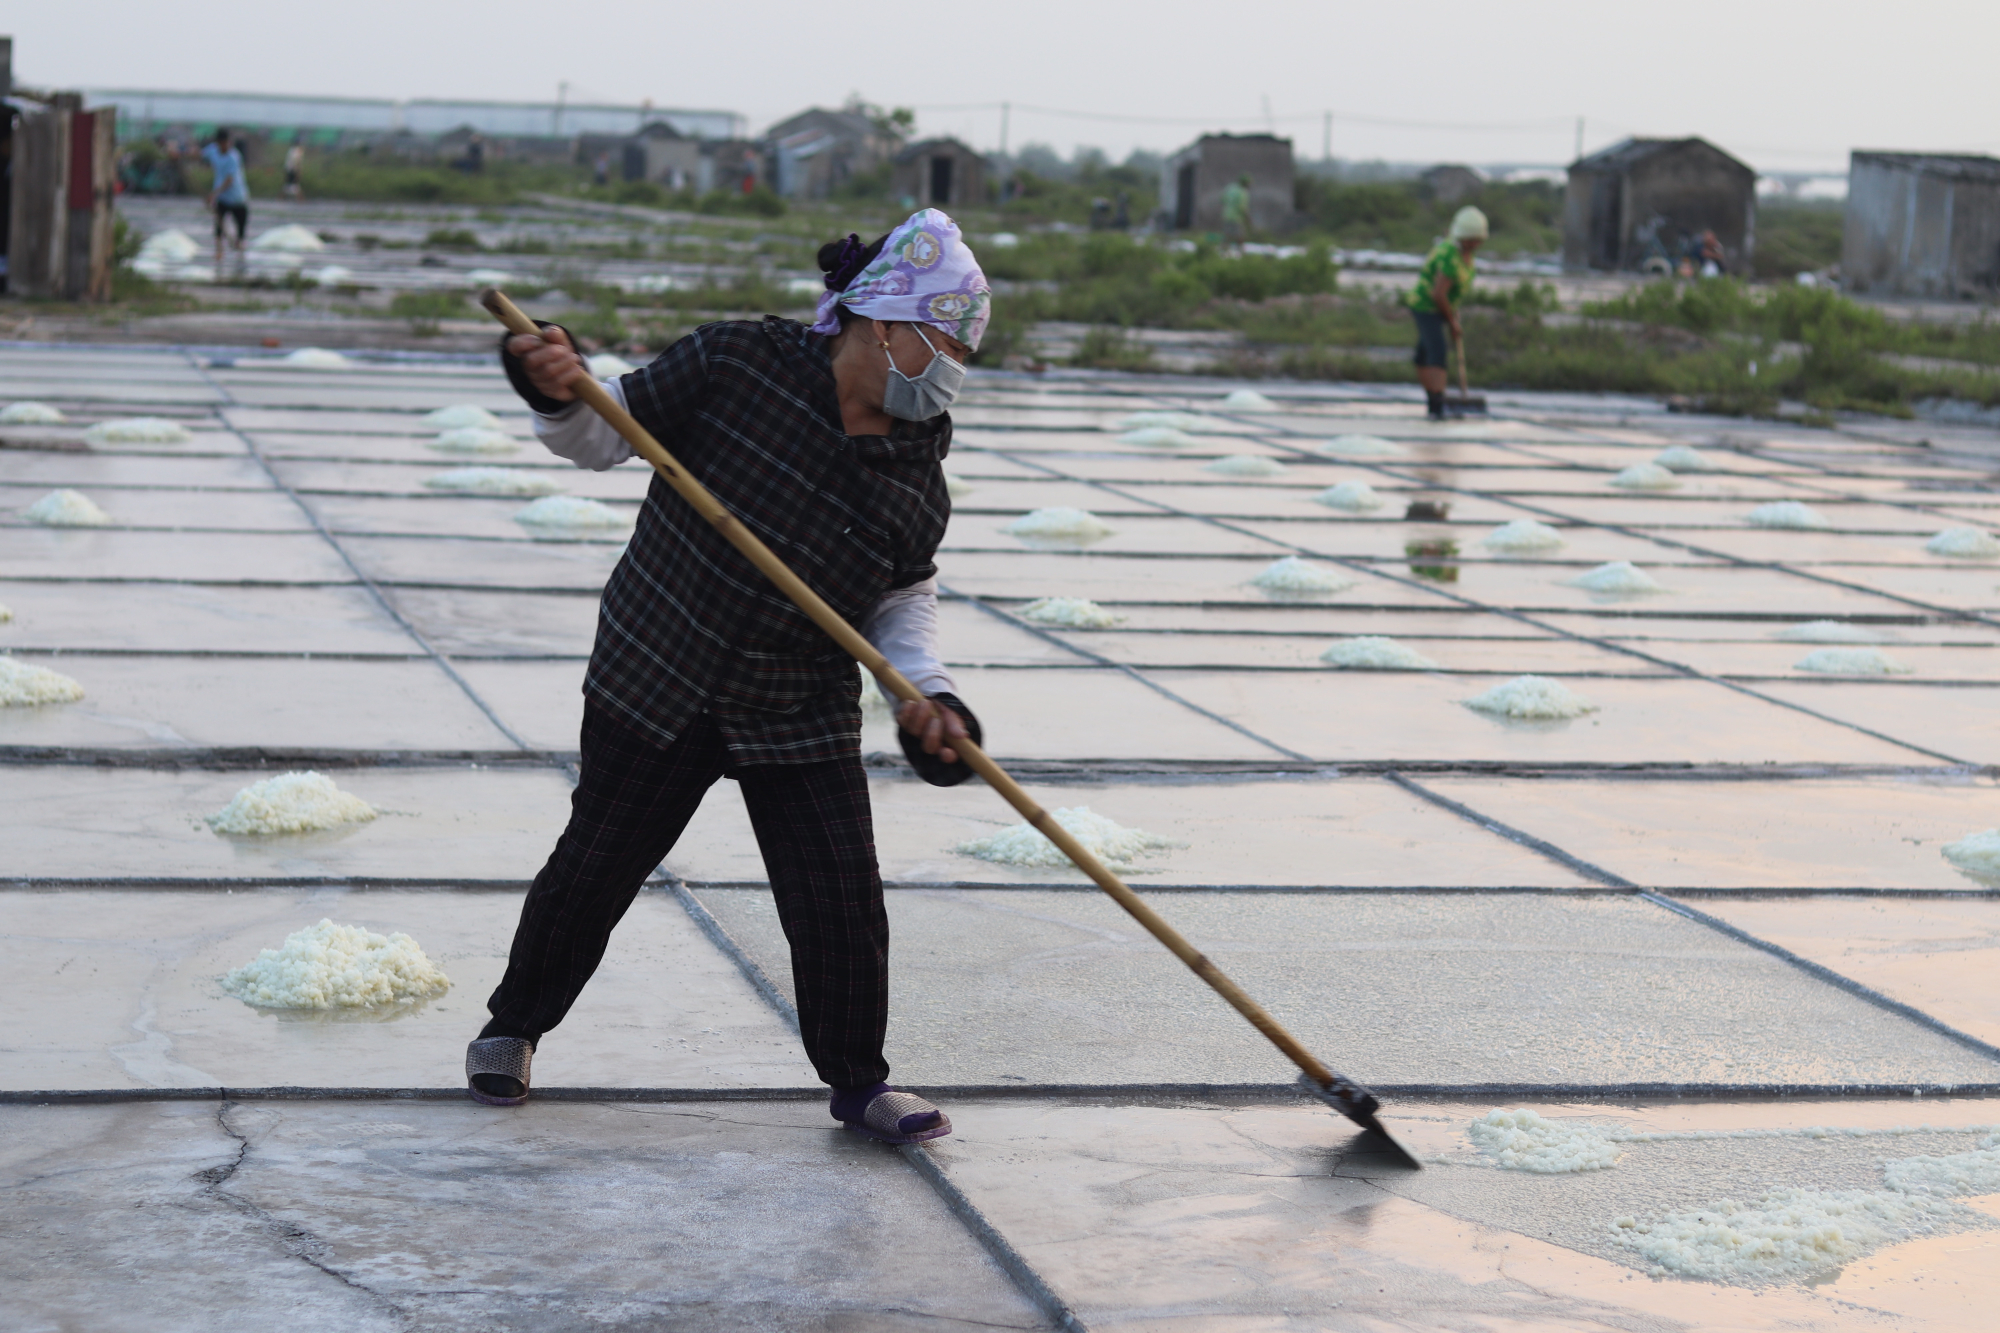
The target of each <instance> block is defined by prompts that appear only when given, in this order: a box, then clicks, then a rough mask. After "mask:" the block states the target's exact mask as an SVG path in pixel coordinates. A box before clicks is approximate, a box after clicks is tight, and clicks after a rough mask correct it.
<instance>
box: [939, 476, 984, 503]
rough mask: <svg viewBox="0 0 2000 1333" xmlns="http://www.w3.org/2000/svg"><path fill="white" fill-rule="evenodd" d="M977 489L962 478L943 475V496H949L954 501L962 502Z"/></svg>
mask: <svg viewBox="0 0 2000 1333" xmlns="http://www.w3.org/2000/svg"><path fill="white" fill-rule="evenodd" d="M978 489H979V488H978V487H977V486H974V485H973V484H972V483H971V482H969V481H967V480H965V479H964V478H963V477H954V476H953V475H952V474H951V473H949V472H947V473H945V474H944V490H945V494H946V495H949V496H950V497H951V498H952V499H954V500H963V499H964V498H965V497H966V496H968V495H970V494H972V493H973V492H974V491H976V490H978Z"/></svg>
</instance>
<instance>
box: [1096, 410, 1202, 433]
mask: <svg viewBox="0 0 2000 1333" xmlns="http://www.w3.org/2000/svg"><path fill="white" fill-rule="evenodd" d="M1221 424H1222V423H1220V422H1218V421H1217V420H1216V419H1215V418H1214V417H1205V416H1201V415H1199V414H1198V413H1194V412H1127V413H1126V414H1125V415H1124V416H1122V417H1120V418H1118V420H1117V421H1116V422H1114V423H1113V424H1112V425H1111V426H1110V427H1108V428H1107V429H1110V430H1148V429H1152V428H1156V427H1157V428H1161V429H1165V430H1179V431H1186V432H1188V433H1189V434H1203V433H1206V432H1209V431H1213V430H1215V429H1216V428H1217V427H1218V426H1219V425H1221Z"/></svg>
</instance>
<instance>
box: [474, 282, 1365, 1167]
mask: <svg viewBox="0 0 2000 1333" xmlns="http://www.w3.org/2000/svg"><path fill="white" fill-rule="evenodd" d="M479 303H480V304H481V305H483V306H485V307H486V309H487V310H488V311H489V312H491V314H492V315H493V317H494V318H495V319H497V320H499V321H500V322H501V323H502V324H504V325H506V326H507V328H508V329H509V330H511V331H512V332H514V333H525V334H528V335H530V336H539V335H540V333H541V329H540V328H539V327H538V326H537V325H536V324H535V322H534V321H533V320H531V319H529V318H528V317H527V316H526V315H524V314H522V313H521V310H520V307H518V306H516V305H515V304H514V303H513V302H512V301H510V300H508V299H507V296H506V294H505V293H503V292H500V291H497V290H494V289H492V288H488V289H487V290H485V291H483V292H481V293H480V294H479ZM570 388H571V390H572V391H573V392H574V393H575V394H576V396H577V397H578V398H580V399H582V400H583V401H584V402H585V403H586V404H588V405H589V407H590V408H591V409H592V410H593V411H595V412H596V413H597V414H598V415H599V416H601V417H603V418H604V419H605V420H606V421H608V422H610V423H611V427H612V429H613V430H615V431H617V432H618V434H619V435H621V436H622V437H624V440H625V442H626V443H627V444H629V445H631V446H632V451H633V452H634V453H636V454H638V455H639V456H640V457H641V458H643V459H645V460H646V461H647V462H648V463H651V464H652V465H653V468H654V470H655V471H657V472H658V473H659V474H660V475H661V476H662V477H665V478H666V480H667V484H668V485H669V486H672V487H673V488H674V490H675V491H677V492H678V493H679V494H680V496H681V498H682V499H684V500H686V501H687V502H688V503H689V504H690V505H693V506H694V510H695V512H696V513H698V514H700V515H701V516H702V517H703V518H704V519H706V520H708V522H709V523H710V524H712V525H713V526H714V528H715V530H716V531H717V532H720V533H721V534H722V535H723V536H724V537H726V538H728V540H729V544H730V545H732V546H734V547H735V548H736V549H737V550H739V551H741V552H742V553H743V554H744V556H745V557H746V558H748V560H749V561H750V563H751V564H753V565H755V566H757V568H758V569H760V570H762V571H763V572H764V575H765V577H766V578H768V579H770V580H771V582H773V583H775V584H777V585H778V589H779V591H781V592H783V593H784V594H785V596H787V597H789V598H791V600H792V602H793V603H794V604H795V605H797V606H798V608H799V609H800V610H802V611H804V612H805V613H806V614H807V615H808V616H810V617H812V621H813V623H814V624H816V625H818V626H819V627H820V628H821V629H822V630H825V631H826V633H827V636H828V637H829V638H831V639H832V640H833V641H834V642H835V643H837V644H839V645H840V647H841V649H842V650H843V651H844V652H846V653H848V654H849V655H850V656H852V657H853V658H854V660H855V661H857V662H859V663H861V665H862V666H864V667H866V668H867V669H868V670H869V671H870V672H872V673H873V674H874V676H875V679H876V680H877V681H879V682H881V685H882V688H883V690H884V691H885V692H887V693H889V694H892V695H894V696H895V697H896V698H898V699H906V700H909V701H911V702H914V703H922V702H924V696H923V694H922V693H921V692H920V691H919V690H918V689H917V687H916V686H914V685H912V684H911V683H910V682H909V681H908V680H906V679H904V677H903V674H902V672H900V671H898V670H896V668H895V667H893V666H891V665H890V664H889V659H888V658H886V657H884V656H883V655H882V654H881V653H880V652H878V651H877V650H876V648H875V645H874V644H872V643H870V642H868V640H867V639H865V638H863V637H862V636H861V634H860V632H859V631H857V630H856V629H855V628H854V627H853V626H852V625H849V624H848V623H847V622H846V621H845V620H843V619H842V618H841V617H840V614H839V613H838V612H837V611H835V610H834V609H833V608H832V607H830V606H828V605H827V604H826V602H825V601H824V600H823V599H822V598H821V597H820V595H819V594H818V593H816V592H814V591H813V590H812V589H811V588H810V587H809V586H807V584H806V582H805V580H803V579H801V578H800V577H799V576H798V575H797V574H794V573H793V572H792V570H791V568H790V567H789V566H788V565H786V564H785V562H784V561H783V560H781V559H779V558H778V556H777V555H776V554H775V553H774V552H773V551H772V550H771V548H770V547H768V546H766V545H765V544H764V543H763V541H762V540H760V539H759V538H758V536H757V534H756V533H754V532H752V531H750V529H749V528H747V527H745V526H744V525H743V523H742V521H741V520H740V519H738V518H737V517H736V516H735V515H734V514H732V513H730V512H729V510H728V509H727V508H725V507H724V506H723V504H722V502H721V501H719V500H717V499H716V498H715V496H714V495H713V494H711V493H710V492H709V489H708V488H707V487H706V486H704V485H702V484H701V483H700V482H699V481H696V480H695V479H694V478H693V477H692V476H690V475H689V474H688V473H687V471H686V469H684V468H682V467H681V465H680V464H679V463H678V462H676V461H675V460H674V456H673V455H672V454H670V453H668V452H667V451H666V450H665V449H664V448H662V447H661V445H660V442H659V441H658V440H656V439H654V438H653V436H652V434H651V432H649V431H648V430H647V429H646V428H645V427H644V426H641V425H640V424H639V423H638V421H637V420H635V419H634V418H633V416H632V414H631V413H630V412H627V411H626V410H625V409H624V408H622V407H620V406H619V405H618V403H617V400H615V399H614V398H612V396H611V395H610V394H608V393H606V392H605V391H604V386H603V385H601V384H599V383H598V382H597V381H596V380H594V379H589V378H586V377H582V376H579V377H578V378H577V379H576V380H575V381H574V382H573V383H572V384H571V385H570ZM951 748H952V749H953V750H955V751H957V753H958V755H959V757H960V758H962V759H963V760H964V761H965V763H966V764H967V765H968V766H969V767H970V768H971V769H972V771H973V772H975V773H977V774H978V775H979V776H980V777H982V778H984V779H986V783H987V785H988V786H990V787H992V788H993V790H995V791H997V792H999V793H1000V795H1001V796H1002V797H1003V798H1004V799H1005V800H1006V802H1007V804H1009V805H1011V806H1013V807H1014V808H1015V809H1016V810H1018V811H1020V813H1021V817H1022V818H1023V819H1025V820H1027V821H1028V823H1029V824H1031V825H1033V826H1034V827H1035V828H1037V829H1039V830H1040V831H1041V833H1042V836H1044V837H1046V838H1047V839H1048V840H1049V841H1050V842H1053V843H1054V844H1055V845H1056V846H1058V847H1060V848H1061V849H1062V851H1063V854H1064V855H1065V856H1067V857H1069V859H1070V860H1072V861H1074V862H1075V863H1076V866H1077V869H1079V870H1081V871H1083V873H1084V874H1086V875H1088V876H1090V878H1091V880H1092V881H1093V882H1094V883H1095V884H1096V885H1097V887H1098V888H1100V889H1103V890H1104V891H1105V892H1106V893H1108V894H1110V895H1111V897H1112V899H1113V900H1114V901H1116V902H1117V904H1118V905H1119V906H1120V907H1122V908H1124V909H1125V911H1126V912H1127V913H1129V914H1130V915H1131V917H1132V919H1133V920H1135V921H1137V922H1138V923H1139V924H1140V925H1142V926H1144V927H1145V928H1146V931H1147V933H1148V934H1150V935H1152V937H1153V938H1154V939H1156V940H1158V941H1159V942H1160V943H1162V944H1164V945H1166V946H1167V948H1168V949H1170V950H1171V951H1172V952H1173V955H1174V956H1175V957H1176V958H1178V959H1180V960H1181V961H1182V962H1183V963H1186V964H1187V966H1188V968H1189V970H1191V971H1192V972H1193V973H1194V974H1195V975H1196V976H1198V977H1200V978H1201V979H1202V980H1203V981H1205V982H1207V983H1208V985H1209V987H1210V988H1211V989H1213V990H1214V991H1215V993H1216V994H1218V995H1220V996H1221V997H1222V998H1223V999H1225V1000H1227V1001H1228V1002H1229V1004H1230V1007H1231V1008H1233V1009H1235V1010H1236V1012H1237V1013H1239V1014H1242V1015H1243V1017H1245V1018H1247V1019H1249V1020H1250V1023H1251V1026H1253V1027H1255V1028H1256V1029H1257V1030H1258V1031H1259V1032H1261V1033H1263V1034H1264V1035H1265V1036H1266V1037H1267V1038H1269V1039H1270V1042H1271V1044H1272V1045H1274V1046H1276V1047H1277V1048H1278V1049H1279V1050H1280V1051H1283V1052H1284V1053H1285V1057H1286V1058H1287V1059H1289V1060H1290V1061H1291V1062H1292V1063H1293V1064H1295V1065H1297V1066H1298V1067H1299V1069H1300V1070H1301V1071H1302V1072H1303V1073H1304V1074H1305V1076H1306V1078H1308V1079H1310V1080H1311V1081H1312V1083H1313V1084H1314V1089H1313V1090H1314V1091H1316V1092H1317V1093H1318V1094H1319V1095H1320V1096H1321V1097H1322V1098H1323V1099H1325V1100H1327V1101H1328V1102H1329V1104H1331V1105H1333V1106H1334V1107H1335V1108H1336V1109H1338V1110H1340V1111H1341V1112H1343V1113H1344V1114H1346V1115H1347V1116H1349V1117H1350V1118H1352V1119H1353V1120H1355V1121H1356V1122H1357V1123H1359V1124H1363V1125H1366V1126H1367V1127H1368V1128H1371V1129H1380V1128H1381V1125H1380V1124H1379V1123H1378V1122H1376V1120H1375V1114H1374V1113H1375V1109H1376V1102H1375V1098H1374V1096H1373V1095H1372V1094H1370V1093H1369V1092H1368V1091H1367V1090H1366V1089H1365V1088H1361V1087H1359V1086H1358V1085H1356V1084H1354V1083H1352V1082H1350V1081H1349V1080H1347V1079H1345V1078H1343V1077H1341V1076H1340V1075H1338V1074H1335V1073H1334V1072H1333V1071H1331V1070H1329V1069H1328V1068H1327V1067H1326V1066H1325V1065H1323V1064H1321V1063H1320V1062H1319V1061H1318V1060H1317V1059H1316V1058H1314V1056H1313V1054H1312V1052H1311V1051H1308V1050H1307V1049H1306V1048H1305V1047H1304V1046H1302V1045H1300V1044H1299V1041H1298V1039H1297V1038H1295V1037H1294V1036H1292V1034H1291V1033H1290V1032H1287V1031H1286V1030H1285V1028H1284V1027H1283V1025H1281V1024H1280V1023H1279V1022H1278V1020H1277V1019H1275V1018H1273V1017H1271V1015H1270V1014H1269V1013H1267V1012H1266V1011H1265V1009H1264V1006H1262V1005H1260V1004H1258V1003H1257V1002H1256V1001H1255V1000H1253V999H1251V998H1250V996H1249V995H1248V994H1246V993H1245V992H1244V990H1243V988H1242V987H1241V986H1238V985H1237V984H1236V983H1235V982H1234V981H1232V980H1231V979H1230V978H1229V976H1228V975H1227V974H1226V973H1224V972H1223V970H1222V969H1221V968H1219V967H1217V966H1216V965H1215V964H1214V963H1213V962H1211V961H1210V960H1209V959H1208V957H1207V956H1206V955H1204V954H1203V953H1202V952H1201V950H1199V949H1197V948H1195V947H1194V945H1192V944H1190V943H1188V941H1187V939H1186V937H1185V936H1183V935H1182V934H1181V933H1180V932H1179V931H1178V930H1175V929H1174V928H1173V927H1172V926H1170V925H1168V924H1167V922H1166V920H1165V919H1164V918H1162V917H1161V916H1160V914H1159V913H1158V912H1155V911H1154V910H1153V909H1152V908H1151V907H1149V906H1147V904H1146V902H1145V900H1144V899H1142V898H1141V897H1139V895H1138V894H1136V893H1134V892H1132V890H1131V889H1130V888H1128V887H1126V884H1125V881H1123V880H1121V879H1119V878H1118V876H1116V875H1114V874H1112V873H1111V870H1110V867H1108V866H1106V865H1105V864H1104V863H1103V862H1102V861H1100V860H1098V859H1097V857H1096V856H1095V855H1093V854H1092V853H1091V851H1090V849H1089V848H1087V847H1085V846H1084V845H1083V844H1082V843H1080V842H1078V841H1077V840H1076V838H1075V836H1074V835H1072V834H1071V833H1070V831H1069V830H1068V829H1066V828H1064V827H1063V826H1062V825H1061V824H1058V823H1057V822H1056V821H1055V819H1054V817H1053V816H1051V815H1050V814H1049V812H1048V811H1046V810H1044V809H1042V807H1041V806H1040V805H1038V804H1037V803H1036V802H1035V799H1034V798H1033V797H1031V796H1029V795H1028V793H1027V792H1026V791H1025V790H1023V789H1022V787H1021V785H1020V784H1019V783H1017V782H1015V781H1014V779H1013V778H1011V777H1009V776H1008V775H1007V772H1006V770H1005V769H1003V768H1001V767H1000V765H998V764H996V763H994V762H993V760H992V759H991V758H990V757H988V755H987V754H986V752H985V751H984V750H982V749H980V748H979V746H977V745H975V744H973V742H972V741H971V740H970V739H969V738H967V739H963V740H954V741H952V742H951Z"/></svg>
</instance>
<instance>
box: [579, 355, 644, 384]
mask: <svg viewBox="0 0 2000 1333" xmlns="http://www.w3.org/2000/svg"><path fill="white" fill-rule="evenodd" d="M583 364H584V365H585V366H586V367H588V368H589V370H590V373H591V375H592V377H593V378H596V379H600V380H608V379H616V378H617V377H618V376H620V375H630V374H631V373H632V372H633V371H635V370H637V369H638V367H637V366H635V365H633V364H632V363H631V362H630V361H627V360H626V359H625V358H624V357H622V356H618V355H615V354H613V353H611V352H599V353H598V354H597V355H596V356H588V357H585V358H584V359H583Z"/></svg>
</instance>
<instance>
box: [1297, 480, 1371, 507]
mask: <svg viewBox="0 0 2000 1333" xmlns="http://www.w3.org/2000/svg"><path fill="white" fill-rule="evenodd" d="M1313 499H1314V500H1317V501H1318V502H1319V503H1320V504H1323V505H1325V506H1326V507H1327V508H1328V509H1344V510H1346V511H1347V512H1348V513H1350V514H1366V513H1368V512H1370V511H1371V510H1376V509H1380V508H1381V507H1382V506H1383V505H1385V504H1387V503H1388V501H1386V500H1384V499H1383V498H1382V497H1381V496H1379V495H1377V494H1376V493H1375V488H1374V487H1373V486H1370V485H1369V484H1368V483H1367V482H1365V481H1343V482H1341V483H1340V484H1339V485H1338V486H1329V487H1327V488H1326V489H1325V490H1323V491H1321V492H1320V493H1319V494H1318V495H1315V496H1314V497H1313Z"/></svg>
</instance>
